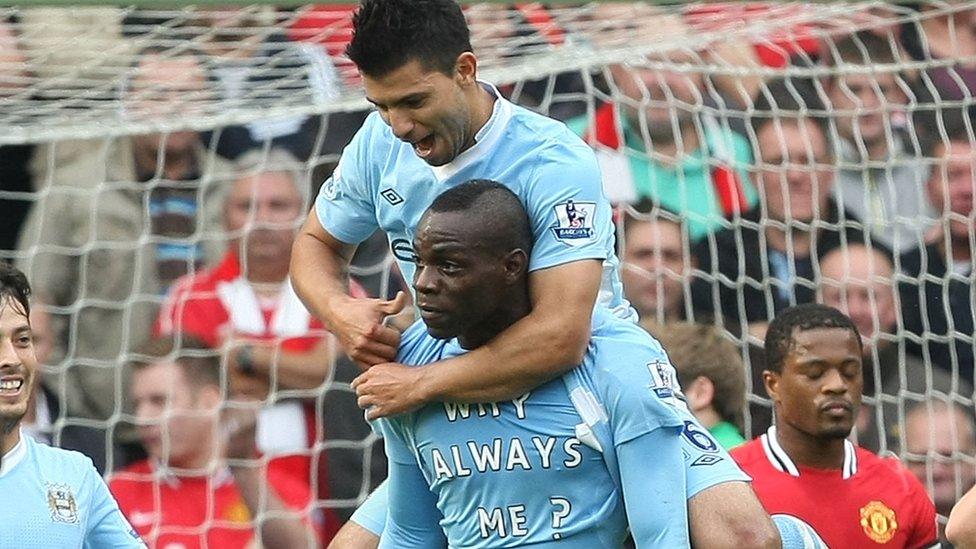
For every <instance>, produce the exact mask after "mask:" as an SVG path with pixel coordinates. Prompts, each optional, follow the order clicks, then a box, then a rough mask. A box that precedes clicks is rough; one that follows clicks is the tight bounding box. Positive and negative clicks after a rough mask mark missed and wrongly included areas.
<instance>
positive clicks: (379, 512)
mask: <svg viewBox="0 0 976 549" xmlns="http://www.w3.org/2000/svg"><path fill="white" fill-rule="evenodd" d="M389 498H390V486H389V484H388V481H387V480H384V481H383V482H381V483H380V485H379V486H377V487H376V489H375V490H373V493H372V494H370V495H369V497H368V498H366V501H364V502H363V504H362V505H360V506H359V508H358V509H356V512H355V513H353V514H352V517H350V518H349V520H351V521H353V522H355V523H356V524H358V525H360V526H362V527H363V528H365V529H366V530H369V531H370V532H372V533H373V534H376V537H380V535H382V534H383V528H384V527H385V526H386V509H387V507H388V506H389V504H390V499H389Z"/></svg>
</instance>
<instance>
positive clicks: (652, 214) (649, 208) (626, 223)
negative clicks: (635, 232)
mask: <svg viewBox="0 0 976 549" xmlns="http://www.w3.org/2000/svg"><path fill="white" fill-rule="evenodd" d="M631 208H633V210H634V211H635V212H637V215H632V214H631V212H630V209H626V210H624V211H623V214H622V215H621V217H620V219H619V223H620V224H621V225H623V230H624V234H627V231H628V230H629V227H632V226H633V224H634V223H635V222H637V223H639V222H642V221H643V222H645V223H646V222H652V221H653V222H664V223H671V224H672V225H677V226H678V229H679V230H683V229H684V225H685V223H684V219H683V218H682V217H681V214H679V213H678V212H676V211H674V210H672V209H671V208H668V207H666V206H662V205H661V204H659V203H658V202H657V201H656V200H654V199H652V198H647V197H644V198H642V199H640V200H639V201H637V203H635V204H634V205H633V206H631Z"/></svg>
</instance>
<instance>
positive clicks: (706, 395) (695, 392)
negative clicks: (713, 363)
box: [684, 376, 715, 411]
mask: <svg viewBox="0 0 976 549" xmlns="http://www.w3.org/2000/svg"><path fill="white" fill-rule="evenodd" d="M684 393H685V398H687V399H688V404H689V405H690V406H691V409H692V411H697V410H702V409H705V408H708V407H709V406H711V405H712V401H713V400H714V399H715V384H714V383H712V380H710V379H708V378H707V377H705V376H698V377H696V378H695V379H694V380H693V381H692V382H691V383H689V384H688V387H687V388H686V389H684Z"/></svg>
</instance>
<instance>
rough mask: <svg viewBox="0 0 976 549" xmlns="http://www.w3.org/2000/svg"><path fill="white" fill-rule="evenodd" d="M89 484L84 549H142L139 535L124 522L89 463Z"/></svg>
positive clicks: (143, 546)
mask: <svg viewBox="0 0 976 549" xmlns="http://www.w3.org/2000/svg"><path fill="white" fill-rule="evenodd" d="M88 467H89V468H90V471H89V472H88V477H89V479H90V480H89V483H90V485H91V510H92V511H91V516H90V517H89V520H88V524H87V531H86V532H85V544H84V547H85V549H97V548H102V547H112V548H119V549H122V548H130V547H138V548H145V547H146V544H145V543H143V541H142V539H141V538H140V537H139V534H137V533H136V531H135V530H134V529H133V528H132V526H131V525H130V524H129V521H127V520H126V519H125V516H124V515H123V514H122V511H121V510H120V509H119V504H118V503H117V502H116V501H115V498H113V497H112V494H111V492H109V490H108V486H107V485H106V484H105V481H104V480H102V477H101V476H99V474H98V471H96V470H95V466H94V465H91V463H90V462H89V463H88Z"/></svg>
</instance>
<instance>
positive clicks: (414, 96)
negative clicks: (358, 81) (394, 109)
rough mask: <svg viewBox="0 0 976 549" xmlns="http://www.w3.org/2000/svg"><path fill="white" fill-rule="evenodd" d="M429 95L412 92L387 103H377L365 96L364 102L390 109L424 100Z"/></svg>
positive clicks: (427, 93) (423, 92)
mask: <svg viewBox="0 0 976 549" xmlns="http://www.w3.org/2000/svg"><path fill="white" fill-rule="evenodd" d="M429 95H430V93H429V92H425V91H422V92H414V93H410V94H407V95H404V96H403V97H397V98H394V99H393V100H392V101H390V102H389V103H382V102H380V101H377V100H376V99H373V98H371V97H369V96H368V95H367V96H366V101H369V102H370V103H372V104H373V105H376V106H377V107H390V106H397V105H402V104H404V103H410V102H416V101H421V100H423V99H426V98H427V97H428V96H429Z"/></svg>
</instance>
